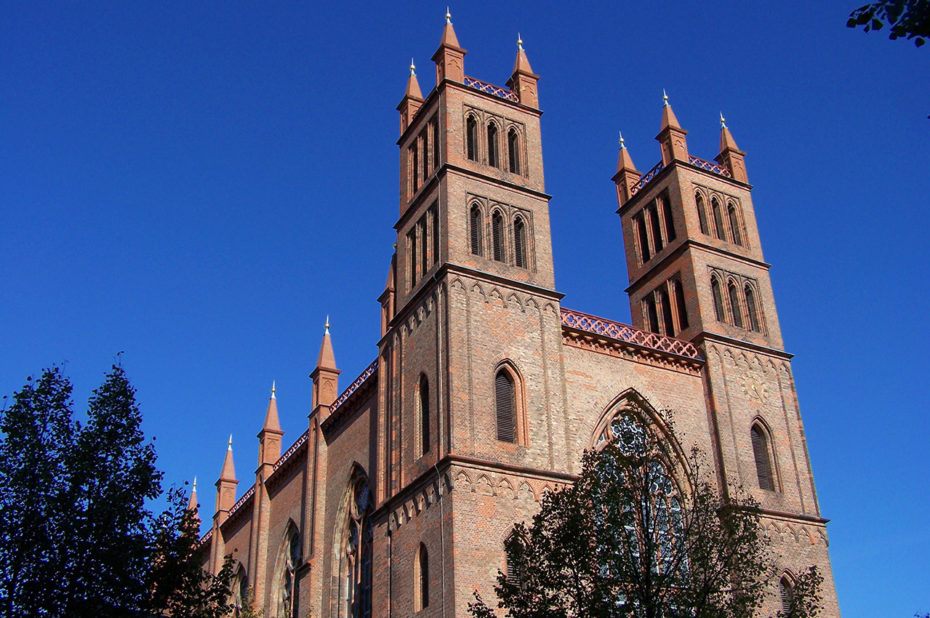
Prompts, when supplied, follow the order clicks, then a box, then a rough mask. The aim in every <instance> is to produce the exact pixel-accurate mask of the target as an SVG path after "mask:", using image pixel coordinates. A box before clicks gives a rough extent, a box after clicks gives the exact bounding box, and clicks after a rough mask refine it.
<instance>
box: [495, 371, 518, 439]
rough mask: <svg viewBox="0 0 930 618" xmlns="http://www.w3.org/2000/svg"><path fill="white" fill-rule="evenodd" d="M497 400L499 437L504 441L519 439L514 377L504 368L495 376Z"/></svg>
mask: <svg viewBox="0 0 930 618" xmlns="http://www.w3.org/2000/svg"><path fill="white" fill-rule="evenodd" d="M494 390H495V396H496V397H495V398H496V400H497V439H498V440H500V441H502V442H516V441H517V428H516V424H517V422H516V421H517V410H516V397H515V392H514V384H513V378H511V377H510V374H509V373H507V372H506V371H504V370H501V371H498V372H497V376H496V377H495V378H494Z"/></svg>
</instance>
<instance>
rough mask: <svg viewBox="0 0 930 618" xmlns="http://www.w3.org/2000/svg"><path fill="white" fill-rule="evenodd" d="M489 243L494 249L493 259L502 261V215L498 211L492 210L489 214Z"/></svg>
mask: <svg viewBox="0 0 930 618" xmlns="http://www.w3.org/2000/svg"><path fill="white" fill-rule="evenodd" d="M491 243H492V245H493V247H492V249H493V251H494V259H495V260H497V261H498V262H503V261H504V257H505V255H504V217H503V215H501V213H500V211H498V210H496V211H494V214H493V215H491Z"/></svg>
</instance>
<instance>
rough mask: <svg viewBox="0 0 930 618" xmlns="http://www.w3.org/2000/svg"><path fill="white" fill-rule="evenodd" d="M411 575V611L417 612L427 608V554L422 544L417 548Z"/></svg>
mask: <svg viewBox="0 0 930 618" xmlns="http://www.w3.org/2000/svg"><path fill="white" fill-rule="evenodd" d="M413 573H414V580H413V610H414V611H417V612H419V611H421V610H424V609H426V608H427V607H429V554H428V553H427V552H426V545H424V544H423V543H420V547H419V548H417V555H416V556H415V557H414V564H413Z"/></svg>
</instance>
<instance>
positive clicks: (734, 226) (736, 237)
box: [727, 202, 743, 245]
mask: <svg viewBox="0 0 930 618" xmlns="http://www.w3.org/2000/svg"><path fill="white" fill-rule="evenodd" d="M727 215H728V217H729V219H730V237H731V238H732V239H733V242H734V243H736V244H737V245H742V244H743V235H742V233H741V232H740V224H739V213H737V212H736V206H734V205H733V202H730V203H729V204H727Z"/></svg>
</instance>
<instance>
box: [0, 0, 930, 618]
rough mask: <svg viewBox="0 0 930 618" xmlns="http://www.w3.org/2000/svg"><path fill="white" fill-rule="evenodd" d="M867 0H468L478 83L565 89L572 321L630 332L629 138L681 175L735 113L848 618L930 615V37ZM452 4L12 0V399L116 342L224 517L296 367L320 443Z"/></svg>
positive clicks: (6, 142)
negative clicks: (665, 117)
mask: <svg viewBox="0 0 930 618" xmlns="http://www.w3.org/2000/svg"><path fill="white" fill-rule="evenodd" d="M860 3H861V2H860V1H859V0H850V2H849V3H848V6H846V5H844V4H843V3H841V2H815V3H811V2H782V3H778V4H775V5H767V6H765V7H763V6H761V4H760V3H747V2H731V3H718V4H710V3H664V6H660V5H659V3H622V4H621V3H613V2H611V3H607V2H605V3H601V4H599V3H592V2H576V3H539V2H537V3H518V2H508V3H500V2H495V3H491V2H488V3H467V4H465V3H463V4H461V5H453V6H452V13H453V21H454V24H455V28H456V32H457V34H458V37H459V40H460V42H461V44H462V45H463V46H464V47H465V48H466V49H468V54H467V56H466V59H465V64H466V67H465V69H466V73H467V74H469V75H473V76H475V77H478V78H480V79H483V80H485V81H489V82H492V83H497V84H503V83H504V82H505V81H506V80H507V78H508V76H509V74H510V70H511V68H512V66H513V59H514V54H515V41H516V38H517V32H520V33H521V34H522V36H523V40H524V42H525V48H526V51H527V53H528V55H529V58H530V61H531V62H532V65H533V68H534V70H535V71H536V72H537V73H539V74H540V75H541V76H542V79H541V81H540V85H539V92H540V105H541V107H542V108H543V110H544V112H545V113H544V115H543V118H542V130H543V154H544V157H545V168H546V180H547V190H548V192H549V193H550V194H552V195H553V199H552V201H551V204H550V209H551V217H552V234H553V249H554V256H555V269H556V286H557V288H558V290H559V291H560V292H562V293H564V294H565V295H566V297H565V299H564V301H563V305H564V306H566V307H569V308H574V309H579V310H583V311H586V312H589V313H594V314H597V315H602V316H605V317H610V318H614V319H618V320H621V321H629V304H628V301H627V298H626V295H625V294H624V293H623V289H624V288H625V285H626V269H625V265H624V262H623V251H622V242H621V237H620V225H619V220H618V218H617V216H616V214H615V212H614V211H615V209H616V202H615V196H614V189H613V185H612V184H611V182H610V180H609V179H610V176H611V175H612V174H613V172H614V167H615V165H616V154H617V152H616V149H617V146H616V136H617V130H618V129H622V130H623V133H624V137H625V138H626V143H627V146H628V147H629V148H630V152H631V154H632V156H633V159H634V161H635V162H636V164H637V166H638V167H639V169H641V170H646V169H649V168H650V167H651V166H652V165H653V164H654V163H655V162H656V161H658V159H659V150H658V145H657V143H656V142H655V141H654V139H653V138H654V136H655V135H656V133H658V129H659V120H660V114H661V107H660V106H661V94H662V89H663V88H665V89H667V90H668V93H669V96H670V98H671V102H672V104H673V106H674V108H675V111H676V114H677V116H678V118H679V120H680V121H681V123H682V125H683V126H684V127H685V128H686V129H688V131H689V135H688V144H689V149H690V150H691V152H692V153H693V154H696V155H698V156H701V157H704V158H707V159H710V158H713V157H714V156H715V155H716V153H717V146H718V139H719V137H718V135H719V133H718V131H719V129H718V127H719V125H718V121H717V115H718V112H719V111H721V110H722V111H723V112H724V114H725V115H726V116H727V119H728V124H729V126H730V128H731V130H732V132H733V135H734V137H735V138H736V140H737V142H738V143H739V145H740V147H741V148H742V149H743V150H746V151H747V152H748V155H747V167H748V170H749V177H750V182H752V183H753V184H754V185H755V187H756V188H755V190H754V192H753V200H754V204H755V208H756V213H757V218H758V221H759V226H760V230H761V234H762V240H763V248H764V251H765V255H766V259H767V260H768V261H769V262H770V263H771V264H773V268H772V272H771V274H772V280H773V285H774V288H775V293H776V301H777V305H778V310H779V317H780V320H781V326H782V330H783V334H784V338H785V345H786V348H787V349H788V351H789V352H792V353H794V354H796V358H795V360H794V370H795V377H796V380H797V388H798V392H799V396H800V400H801V409H802V414H803V418H804V422H805V429H806V433H807V438H808V443H809V445H810V456H811V460H812V463H813V468H814V472H815V478H816V481H817V488H818V492H819V497H820V502H821V508H822V511H823V513H824V515H825V516H826V517H828V518H830V519H831V520H832V521H831V523H830V524H829V528H828V529H829V534H830V539H831V547H830V552H831V556H832V560H833V567H834V571H835V577H836V583H837V589H838V591H839V600H840V606H841V608H842V610H843V612H844V614H845V615H846V616H876V615H883V616H911V615H913V613H914V612H916V611H918V610H920V611H930V592H928V591H930V575H928V570H927V568H926V562H927V561H926V557H927V555H930V521H928V516H927V513H928V506H930V491H928V489H930V481H928V478H930V474H928V473H930V464H928V458H927V455H926V453H927V442H926V436H927V429H928V420H927V416H928V414H927V413H928V395H927V389H926V386H925V385H926V375H927V374H928V369H930V367H928V362H927V356H926V354H925V350H924V349H923V348H924V344H923V343H922V339H921V338H920V337H918V335H919V334H920V333H921V332H925V329H924V328H923V326H922V323H921V322H920V320H921V319H922V318H920V317H919V316H920V315H926V313H927V299H928V291H930V290H928V282H930V277H928V272H927V270H928V268H927V263H928V257H930V256H928V253H930V251H928V244H927V242H926V240H925V234H926V228H927V225H928V214H927V212H926V209H927V206H928V196H930V174H928V172H927V170H928V161H930V139H928V137H930V120H928V119H927V116H928V114H930V76H928V62H930V50H927V49H926V48H923V49H915V48H914V46H913V45H912V44H911V43H909V42H904V41H897V42H892V41H889V40H888V39H887V38H886V36H885V34H884V33H883V32H879V33H874V34H869V35H866V34H864V33H862V32H861V31H853V30H850V29H847V28H846V27H845V25H844V24H845V19H846V15H847V14H848V12H849V10H851V9H852V8H855V6H857V5H858V4H860ZM444 12H445V5H444V4H442V5H439V4H436V3H427V2H408V3H404V4H397V5H395V4H390V5H389V4H388V3H377V4H372V5H365V4H353V5H349V4H335V3H333V4H332V5H329V4H327V5H326V6H310V5H309V4H308V3H290V2H278V3H264V4H259V3H244V2H201V3H183V4H179V3H170V4H169V3H149V4H147V5H145V4H142V3H112V4H106V3H95V4H94V6H93V7H91V6H89V5H82V4H75V3H65V4H62V3H40V2H36V3H13V2H5V3H3V14H4V18H3V20H2V22H0V58H2V61H0V81H2V84H3V89H2V92H3V94H2V96H0V234H2V243H0V341H2V346H3V354H0V392H2V393H5V394H10V393H12V392H13V391H14V390H17V389H18V388H19V387H20V386H21V385H22V383H23V382H24V380H25V377H26V376H27V375H29V374H35V373H36V372H38V371H40V370H41V368H42V367H45V366H48V365H50V364H52V363H58V364H63V366H64V369H65V372H66V373H67V374H69V375H70V376H71V377H72V379H73V380H74V382H75V386H76V389H75V399H76V401H77V402H78V406H79V407H81V406H83V403H84V402H85V401H86V399H87V396H88V395H89V392H90V390H91V389H92V388H93V387H95V386H97V385H98V384H99V383H100V381H101V380H102V376H103V374H104V372H105V371H106V369H107V368H108V367H109V365H110V364H111V363H112V362H113V361H114V359H115V357H116V355H117V353H119V352H120V351H123V352H125V354H124V355H123V364H124V366H125V367H126V369H127V371H128V373H129V375H130V377H131V379H132V380H133V383H134V384H135V385H136V386H137V387H138V389H139V400H140V402H141V405H142V406H143V411H144V414H145V429H146V431H147V432H148V433H149V434H150V435H154V436H156V438H157V440H156V445H157V448H158V452H159V455H160V465H161V466H162V467H163V468H164V469H165V471H166V481H167V483H169V484H170V483H182V482H183V481H184V480H187V479H190V478H191V477H193V476H194V475H198V476H199V477H200V479H201V483H200V488H201V503H202V505H203V507H204V512H202V515H204V516H205V517H209V515H210V513H211V512H212V507H213V499H214V495H213V491H211V490H212V489H213V488H212V483H213V481H214V480H215V479H216V477H217V476H218V475H219V471H220V468H221V464H222V458H223V454H224V450H225V447H226V439H227V436H228V434H229V433H230V432H231V433H232V434H233V437H234V448H235V454H236V464H237V470H238V473H239V478H240V479H241V480H242V481H243V482H242V483H241V484H240V494H241V493H242V491H244V490H245V488H246V487H247V485H248V483H249V481H248V479H249V478H250V477H251V476H252V473H253V471H254V468H255V463H256V458H257V441H256V439H255V437H254V436H255V434H256V433H257V432H258V430H259V429H260V426H261V422H262V418H263V415H264V411H265V408H266V405H267V397H268V390H269V387H270V385H271V382H272V380H277V386H278V403H279V410H280V414H281V421H282V425H283V428H284V429H285V431H286V432H287V433H286V435H285V443H287V444H289V443H290V442H291V441H292V440H293V439H295V438H296V437H297V436H298V435H300V433H301V432H302V431H303V430H304V428H305V427H306V416H307V413H308V412H309V405H310V404H309V401H310V381H309V380H308V378H307V375H308V374H309V373H310V371H311V370H312V369H313V365H314V363H315V360H316V355H317V351H318V349H319V344H320V338H321V335H322V326H323V322H324V319H325V317H326V315H327V314H329V315H330V316H331V321H332V325H333V326H332V334H333V341H334V346H335V352H336V359H337V362H338V364H339V366H340V368H341V369H342V370H343V374H342V378H343V379H342V385H343V386H346V385H348V384H349V383H350V382H351V380H352V379H354V377H355V376H356V375H358V374H359V373H360V372H361V371H362V370H363V369H364V368H365V367H366V366H367V365H368V363H369V362H370V361H371V360H372V359H373V358H374V357H375V354H376V347H375V342H376V341H377V339H378V334H379V333H378V325H379V312H378V305H377V302H376V298H377V296H378V295H379V294H380V292H381V290H382V286H383V284H384V279H385V274H386V272H387V266H388V260H389V258H390V255H391V244H392V243H393V242H394V235H393V230H392V225H393V224H394V222H395V218H396V215H397V209H398V205H397V195H398V192H397V177H398V172H397V169H398V162H397V161H398V158H397V149H396V145H395V140H396V139H397V131H398V119H397V112H396V111H395V109H394V108H395V106H396V104H397V103H398V101H399V100H400V98H401V96H402V94H403V91H404V85H405V80H406V76H407V66H408V64H409V62H410V57H411V56H413V57H414V60H415V61H416V63H417V65H418V67H419V71H418V73H419V76H420V84H421V86H422V87H423V89H424V91H427V90H428V89H429V88H430V87H431V86H432V85H433V68H432V63H431V62H430V61H429V58H430V56H431V55H432V53H433V52H434V51H435V49H436V47H437V45H438V42H439V37H440V34H441V28H442V24H443V13H444Z"/></svg>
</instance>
